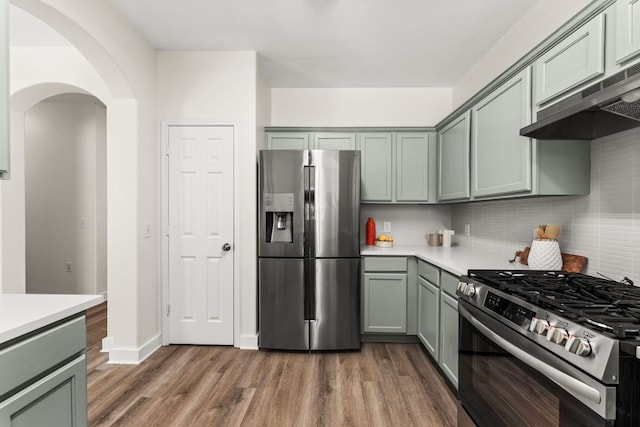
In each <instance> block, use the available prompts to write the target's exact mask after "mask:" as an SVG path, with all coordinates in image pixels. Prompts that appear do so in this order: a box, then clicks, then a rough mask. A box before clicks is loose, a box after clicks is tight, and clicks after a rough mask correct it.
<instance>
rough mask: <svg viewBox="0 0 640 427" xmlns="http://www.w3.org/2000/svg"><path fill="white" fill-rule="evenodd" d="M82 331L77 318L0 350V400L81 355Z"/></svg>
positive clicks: (81, 325) (83, 324) (83, 320)
mask: <svg viewBox="0 0 640 427" xmlns="http://www.w3.org/2000/svg"><path fill="white" fill-rule="evenodd" d="M85 330H86V327H85V318H84V316H82V317H77V318H75V319H72V320H69V321H68V322H65V323H63V324H60V325H58V326H55V327H53V328H51V329H47V330H45V331H43V332H41V333H39V334H37V335H34V336H31V337H29V338H26V339H25V340H23V341H18V342H16V343H15V344H13V345H11V346H8V347H6V348H3V349H2V350H0V372H2V382H1V383H0V396H1V395H4V394H6V393H7V392H9V391H11V390H13V389H15V388H16V387H19V386H20V385H22V384H24V383H26V382H28V381H29V380H31V379H33V378H35V377H37V376H39V375H42V374H44V373H46V372H47V371H48V370H50V369H51V368H53V367H54V366H56V365H58V364H60V363H62V362H64V361H65V360H67V359H69V358H71V357H73V356H75V355H77V354H78V353H80V352H82V351H83V350H84V349H85V347H86V335H85Z"/></svg>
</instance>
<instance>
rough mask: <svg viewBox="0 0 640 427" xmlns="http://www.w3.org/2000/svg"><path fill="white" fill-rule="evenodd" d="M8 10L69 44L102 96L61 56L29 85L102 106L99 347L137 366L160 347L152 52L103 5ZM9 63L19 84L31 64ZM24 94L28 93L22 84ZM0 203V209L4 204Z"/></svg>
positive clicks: (22, 1)
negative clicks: (105, 303) (86, 97)
mask: <svg viewBox="0 0 640 427" xmlns="http://www.w3.org/2000/svg"><path fill="white" fill-rule="evenodd" d="M12 4H13V5H15V6H18V7H20V8H22V9H24V10H26V11H27V12H29V13H31V14H33V15H34V16H36V17H37V18H39V19H41V20H42V21H44V22H46V23H47V24H49V25H50V26H51V27H52V28H53V29H54V30H56V31H58V32H59V33H61V34H62V35H63V36H64V37H65V38H66V39H67V40H69V42H70V43H71V44H72V45H73V46H74V47H75V48H76V49H77V51H78V52H79V53H80V54H81V56H82V57H83V59H84V60H85V62H86V63H88V64H90V68H91V69H92V71H93V73H94V74H95V75H97V76H98V77H99V81H100V83H101V84H102V87H103V88H106V92H105V93H100V91H93V90H91V89H89V88H87V87H85V86H84V85H83V80H82V77H83V76H79V75H78V71H79V70H78V69H75V68H73V66H74V64H73V63H65V62H63V60H62V59H61V58H58V59H57V63H53V64H52V66H51V70H59V72H58V74H52V73H50V69H49V68H47V67H43V68H41V69H40V71H41V72H40V73H39V76H40V77H42V78H41V79H34V80H33V81H31V82H30V83H29V85H31V86H33V85H37V84H43V85H45V86H46V87H47V88H49V89H51V85H52V84H57V83H59V82H61V81H64V82H65V83H69V84H71V85H75V86H77V87H79V88H82V89H84V91H85V92H87V93H91V94H93V95H95V96H96V97H98V98H99V99H100V100H101V101H102V102H103V103H104V104H105V105H106V106H107V125H106V127H107V180H108V186H107V193H108V194H107V197H108V204H107V223H108V226H107V235H108V238H107V240H108V248H107V252H108V254H107V265H108V266H107V271H108V287H109V312H108V316H107V329H108V331H107V333H108V337H107V339H106V340H105V341H103V346H104V347H106V348H107V350H109V358H110V361H112V362H123V363H136V362H138V361H140V360H142V359H144V358H145V357H146V356H147V355H148V354H149V353H150V352H152V351H153V350H154V349H155V348H157V346H159V345H160V314H159V286H158V271H159V257H158V252H159V251H158V235H157V233H155V232H153V231H155V230H158V227H157V226H158V219H159V218H158V217H159V215H158V195H159V180H158V171H159V167H158V165H159V151H158V139H157V134H158V125H157V118H156V99H155V90H156V71H157V70H156V51H155V49H153V48H152V47H151V46H150V45H149V43H148V42H147V41H146V40H145V39H144V38H143V37H142V36H141V35H140V34H139V33H138V32H137V30H135V29H134V28H133V27H132V26H131V25H130V24H129V22H128V21H127V20H126V19H125V18H124V17H123V16H122V15H120V14H119V12H117V11H116V9H115V8H114V7H113V6H112V4H111V3H110V2H109V1H107V0H96V1H91V2H70V1H67V0H13V1H12ZM50 56H53V55H50ZM11 65H12V75H11V77H12V79H13V78H16V77H17V78H20V77H18V76H21V72H22V71H25V72H26V73H27V74H33V72H32V68H34V67H33V65H32V64H30V63H26V62H22V63H20V64H18V66H17V67H14V64H13V63H12V64H11ZM14 68H15V70H17V72H16V71H15V70H14ZM80 71H82V70H80ZM16 91H17V92H16ZM23 91H31V90H30V88H29V86H26V87H25V88H24V89H23ZM53 94H55V93H49V96H50V95H53ZM17 95H22V93H21V92H20V89H19V88H16V87H14V85H13V82H12V98H13V97H14V96H17ZM103 95H104V96H103ZM37 101H39V100H36V102H37ZM12 108H14V106H13V104H12ZM16 111H20V110H19V109H18V110H16ZM22 111H23V112H24V110H22ZM3 199H4V198H3ZM2 205H3V207H6V204H5V201H4V200H3V204H2ZM3 223H4V219H3ZM147 223H148V224H151V229H152V233H153V234H152V237H151V238H148V239H147V238H144V236H143V233H142V232H141V231H142V230H143V226H144V224H147ZM3 225H4V224H3ZM4 249H5V248H4V247H3V252H4ZM3 276H4V272H3ZM4 288H5V286H4V285H3V289H4Z"/></svg>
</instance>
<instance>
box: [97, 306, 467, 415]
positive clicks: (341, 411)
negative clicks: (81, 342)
mask: <svg viewBox="0 0 640 427" xmlns="http://www.w3.org/2000/svg"><path fill="white" fill-rule="evenodd" d="M105 335H106V304H102V305H100V306H98V307H94V308H93V309H91V310H89V312H88V316H87V341H88V342H87V345H88V349H87V355H88V356H87V358H88V393H89V425H91V426H240V425H242V426H278V427H280V426H455V425H456V400H455V396H454V395H453V393H452V392H451V390H450V389H449V388H448V387H447V385H446V384H445V383H444V380H443V379H442V378H441V377H440V376H439V375H438V373H437V371H436V369H435V368H434V367H433V365H432V364H431V362H430V361H429V360H428V358H427V356H426V354H425V353H424V352H423V350H422V348H421V347H420V345H419V344H378V343H375V344H373V343H363V345H362V350H361V351H360V352H339V353H338V352H336V353H313V354H307V353H294V352H267V351H250V350H238V349H235V348H233V347H222V346H186V345H171V346H167V347H162V348H161V349H160V350H158V351H157V352H155V353H154V354H153V355H152V356H151V357H150V358H149V359H147V360H145V361H144V362H143V363H141V364H140V365H138V366H129V365H109V364H107V363H106V362H107V355H106V354H105V353H100V347H101V340H102V338H103V337H104V336H105Z"/></svg>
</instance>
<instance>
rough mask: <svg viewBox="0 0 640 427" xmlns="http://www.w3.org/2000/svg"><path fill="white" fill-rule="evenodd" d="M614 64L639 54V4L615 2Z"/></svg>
mask: <svg viewBox="0 0 640 427" xmlns="http://www.w3.org/2000/svg"><path fill="white" fill-rule="evenodd" d="M615 50H616V63H618V64H620V63H622V62H625V61H628V60H629V59H631V58H633V57H634V56H636V55H638V53H640V2H638V0H618V1H617V2H616V49H615Z"/></svg>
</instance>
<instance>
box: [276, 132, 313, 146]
mask: <svg viewBox="0 0 640 427" xmlns="http://www.w3.org/2000/svg"><path fill="white" fill-rule="evenodd" d="M309 148H311V146H310V145H309V134H308V133H306V132H267V149H268V150H308V149H309Z"/></svg>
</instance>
